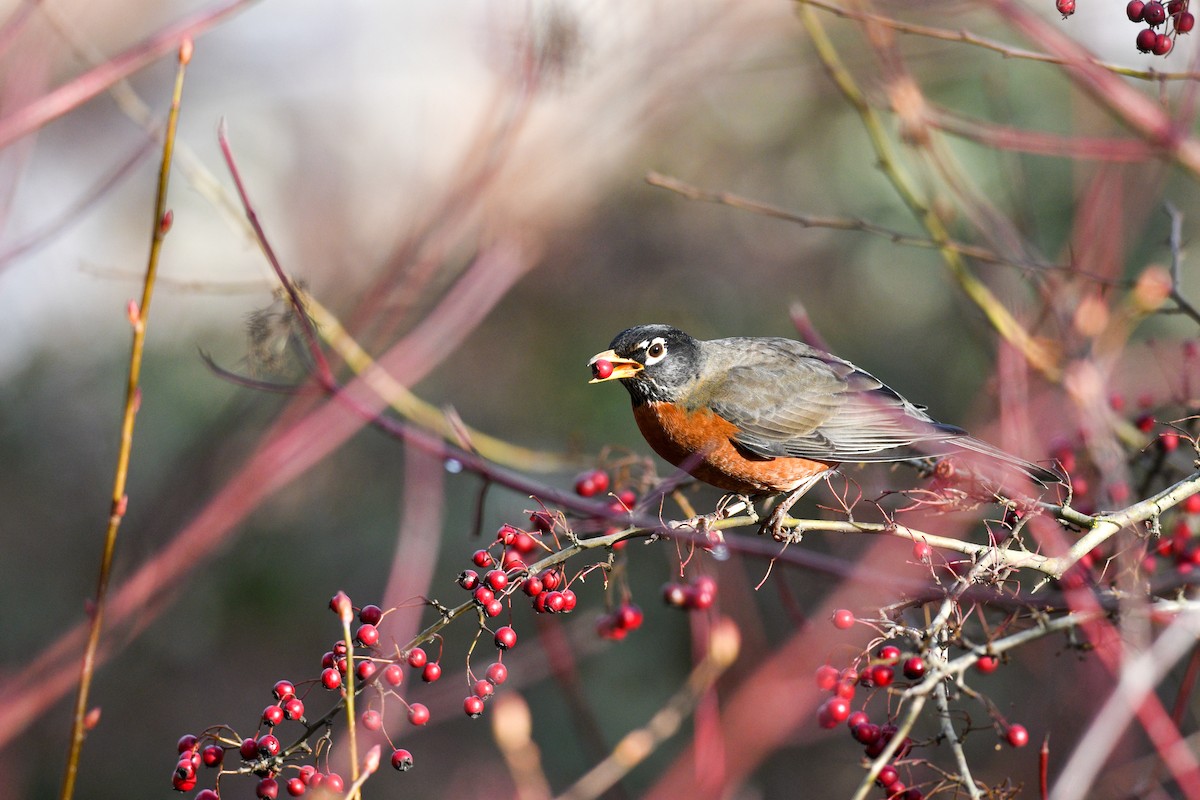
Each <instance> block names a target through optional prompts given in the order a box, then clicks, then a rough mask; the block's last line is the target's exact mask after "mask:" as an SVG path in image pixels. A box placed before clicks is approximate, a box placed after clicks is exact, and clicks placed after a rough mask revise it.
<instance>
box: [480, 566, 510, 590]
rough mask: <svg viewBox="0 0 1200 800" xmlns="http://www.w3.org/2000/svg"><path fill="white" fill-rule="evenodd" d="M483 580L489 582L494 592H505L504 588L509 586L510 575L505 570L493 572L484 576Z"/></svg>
mask: <svg viewBox="0 0 1200 800" xmlns="http://www.w3.org/2000/svg"><path fill="white" fill-rule="evenodd" d="M483 579H484V580H485V581H487V585H488V586H489V587H490V588H491V590H492V591H493V592H502V591H504V587H506V586H508V575H507V574H506V573H505V572H504V570H500V569H494V570H491V571H490V572H488V574H487V575H484V576H483Z"/></svg>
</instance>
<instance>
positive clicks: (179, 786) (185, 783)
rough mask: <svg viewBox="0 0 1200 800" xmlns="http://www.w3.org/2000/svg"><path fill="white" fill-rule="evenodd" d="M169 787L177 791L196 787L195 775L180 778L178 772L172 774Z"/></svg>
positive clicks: (186, 790)
mask: <svg viewBox="0 0 1200 800" xmlns="http://www.w3.org/2000/svg"><path fill="white" fill-rule="evenodd" d="M171 787H172V788H173V789H174V790H175V791H177V792H190V791H191V790H192V789H195V788H196V777H195V776H192V777H190V778H182V777H180V776H179V775H178V774H175V775H172V776H171Z"/></svg>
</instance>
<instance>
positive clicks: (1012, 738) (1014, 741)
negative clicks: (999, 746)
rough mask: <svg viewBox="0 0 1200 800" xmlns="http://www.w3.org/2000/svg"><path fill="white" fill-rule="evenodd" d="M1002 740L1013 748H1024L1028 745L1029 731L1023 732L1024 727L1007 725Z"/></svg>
mask: <svg viewBox="0 0 1200 800" xmlns="http://www.w3.org/2000/svg"><path fill="white" fill-rule="evenodd" d="M1004 738H1005V739H1007V740H1008V743H1009V744H1010V745H1012V746H1013V747H1024V746H1025V745H1027V744H1029V731H1027V730H1025V726H1024V725H1009V726H1008V732H1007V733H1006V734H1005V736H1004Z"/></svg>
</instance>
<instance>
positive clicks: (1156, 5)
mask: <svg viewBox="0 0 1200 800" xmlns="http://www.w3.org/2000/svg"><path fill="white" fill-rule="evenodd" d="M1142 21H1144V22H1145V23H1146V24H1147V25H1149V26H1150V27H1151V28H1157V27H1158V26H1159V25H1162V24H1163V23H1164V22H1166V21H1167V9H1166V8H1165V7H1163V4H1162V3H1160V2H1158V0H1150V2H1149V3H1146V7H1145V8H1143V9H1142ZM1151 424H1153V421H1151ZM1138 427H1141V425H1140V424H1139V426H1138ZM1143 430H1147V429H1143Z"/></svg>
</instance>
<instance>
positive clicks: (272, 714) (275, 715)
mask: <svg viewBox="0 0 1200 800" xmlns="http://www.w3.org/2000/svg"><path fill="white" fill-rule="evenodd" d="M262 721H263V722H265V723H266V724H267V725H272V726H274V725H278V724H279V723H281V722H283V709H282V708H280V707H279V706H267V707H266V708H264V709H263V713H262Z"/></svg>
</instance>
